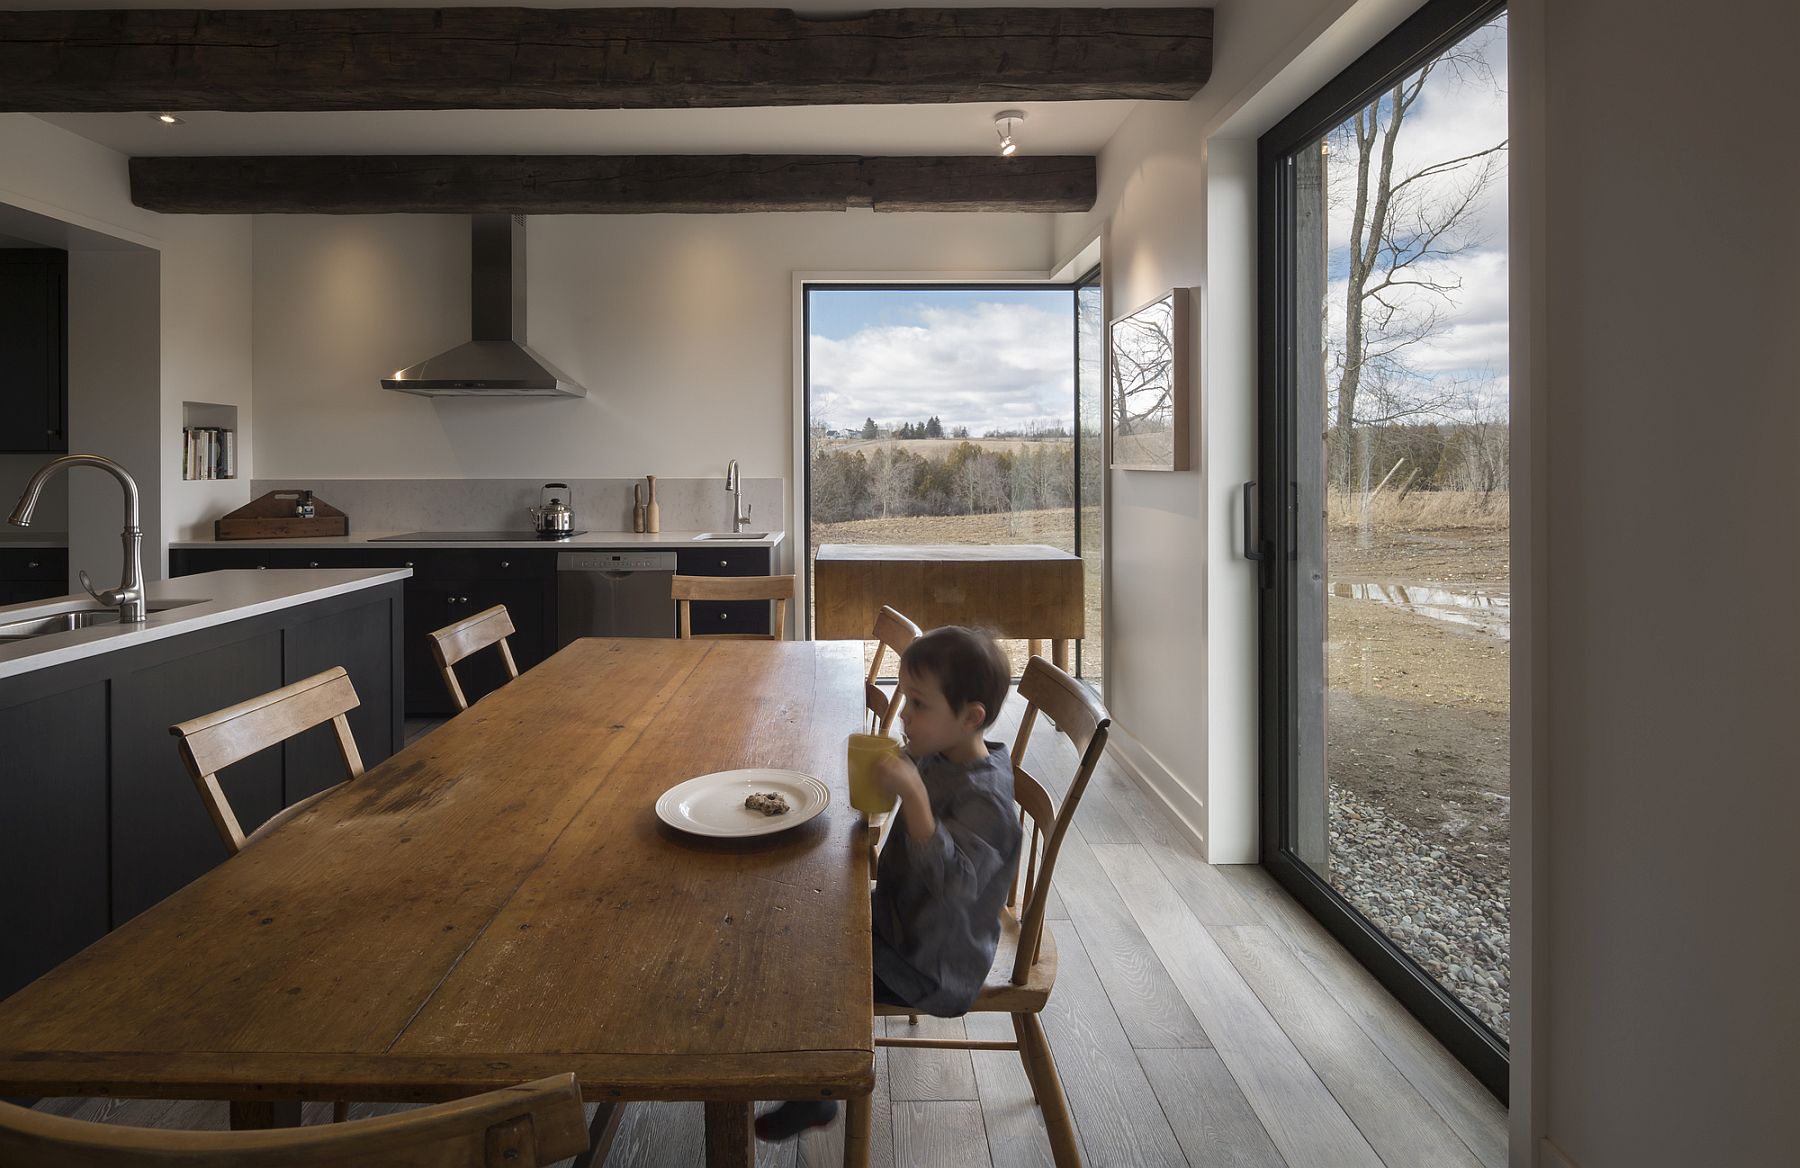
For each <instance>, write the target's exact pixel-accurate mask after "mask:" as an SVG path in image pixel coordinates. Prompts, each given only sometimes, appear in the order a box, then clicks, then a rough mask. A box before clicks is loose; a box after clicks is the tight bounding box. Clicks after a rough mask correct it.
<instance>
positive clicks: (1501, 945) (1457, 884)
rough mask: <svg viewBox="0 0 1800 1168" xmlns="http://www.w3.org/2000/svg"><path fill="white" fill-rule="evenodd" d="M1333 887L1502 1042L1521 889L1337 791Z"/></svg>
mask: <svg viewBox="0 0 1800 1168" xmlns="http://www.w3.org/2000/svg"><path fill="white" fill-rule="evenodd" d="M1331 884H1332V887H1334V888H1336V889H1337V890H1338V891H1339V892H1340V893H1342V894H1343V895H1344V898H1345V899H1347V900H1348V901H1349V902H1350V903H1351V904H1352V905H1354V906H1355V907H1356V908H1357V910H1358V911H1360V912H1361V913H1362V914H1363V915H1364V916H1366V917H1368V918H1369V920H1371V921H1373V922H1374V923H1375V924H1376V925H1377V926H1379V927H1380V928H1381V931H1382V932H1384V933H1386V934H1387V935H1388V937H1389V938H1391V939H1392V940H1393V942H1394V944H1395V945H1397V946H1399V947H1400V949H1401V950H1402V951H1403V952H1404V953H1406V954H1407V956H1409V957H1411V958H1412V959H1413V960H1414V961H1416V962H1418V964H1419V965H1420V966H1421V967H1422V968H1423V969H1424V970H1425V971H1426V972H1427V973H1430V974H1431V975H1432V976H1433V977H1435V978H1437V980H1438V981H1439V982H1440V983H1442V984H1443V985H1444V986H1445V987H1446V988H1447V989H1449V990H1450V992H1451V993H1452V994H1453V995H1454V996H1455V997H1456V999H1457V1000H1458V1001H1460V1002H1461V1003H1462V1004H1463V1005H1464V1006H1466V1007H1468V1009H1469V1010H1470V1012H1471V1013H1473V1014H1474V1015H1475V1017H1477V1018H1478V1019H1480V1020H1481V1022H1482V1023H1483V1024H1485V1025H1486V1026H1487V1027H1488V1028H1489V1029H1490V1030H1492V1031H1494V1033H1496V1034H1498V1035H1499V1036H1500V1037H1501V1038H1502V1039H1506V1038H1507V1037H1508V1034H1509V1031H1510V1028H1511V1022H1512V1009H1511V1002H1512V995H1511V990H1510V987H1511V985H1512V926H1511V913H1512V888H1511V883H1510V881H1507V880H1505V879H1501V880H1493V879H1491V878H1484V877H1482V876H1480V875H1478V874H1476V873H1474V872H1472V871H1471V870H1470V869H1468V868H1466V867H1464V866H1463V865H1462V864H1460V863H1458V862H1457V861H1456V860H1455V859H1454V858H1453V857H1451V856H1450V855H1449V853H1447V852H1446V851H1445V850H1444V849H1443V848H1442V847H1438V846H1434V845H1433V843H1432V842H1431V841H1430V840H1429V839H1427V838H1426V837H1425V836H1424V835H1422V834H1421V833H1420V832H1419V831H1418V830H1417V829H1415V828H1412V827H1410V826H1408V825H1407V824H1405V823H1403V822H1401V821H1400V820H1398V819H1394V818H1392V817H1391V816H1388V815H1387V814H1385V813H1384V812H1383V811H1382V810H1381V809H1380V808H1379V807H1376V806H1375V805H1373V804H1371V803H1368V802H1367V801H1365V800H1362V799H1359V798H1358V797H1357V796H1356V795H1355V793H1353V792H1351V791H1347V790H1344V789H1343V788H1341V787H1336V786H1334V787H1333V788H1332V792H1331Z"/></svg>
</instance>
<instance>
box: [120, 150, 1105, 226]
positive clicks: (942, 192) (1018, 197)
mask: <svg viewBox="0 0 1800 1168" xmlns="http://www.w3.org/2000/svg"><path fill="white" fill-rule="evenodd" d="M1095 186H1096V178H1095V165H1094V159H1093V158H1091V157H1087V156H1066V157H1042V156H1027V157H1017V156H1015V157H1013V158H1001V157H999V156H998V155H982V156H976V157H963V156H954V157H941V158H912V157H898V158H858V157H855V156H845V155H823V154H788V155H761V154H699V155H665V154H651V155H642V156H635V157H634V156H606V157H601V156H585V155H563V154H552V155H537V156H505V155H486V154H473V155H400V156H382V157H372V156H362V155H352V156H344V157H287V156H278V157H267V158H232V157H218V158H211V157H208V158H148V157H146V158H133V159H132V160H131V201H132V202H134V203H136V204H137V205H138V206H140V207H145V208H147V209H149V210H152V211H167V212H175V213H184V214H201V215H206V214H214V215H247V214H307V215H380V214H477V213H491V212H518V213H521V214H532V215H632V214H650V213H685V214H708V213H714V214H716V213H725V212H743V211H843V210H845V209H847V208H850V207H872V208H873V209H875V210H877V211H1034V212H1050V211H1087V210H1091V209H1092V208H1093V206H1094V197H1095Z"/></svg>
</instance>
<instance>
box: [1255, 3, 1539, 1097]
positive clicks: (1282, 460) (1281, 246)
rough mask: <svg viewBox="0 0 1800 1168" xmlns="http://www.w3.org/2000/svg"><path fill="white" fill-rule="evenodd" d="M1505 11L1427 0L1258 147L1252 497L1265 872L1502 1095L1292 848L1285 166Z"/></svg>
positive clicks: (1466, 1032)
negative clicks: (1259, 555) (1254, 486)
mask: <svg viewBox="0 0 1800 1168" xmlns="http://www.w3.org/2000/svg"><path fill="white" fill-rule="evenodd" d="M1506 6H1507V5H1506V0H1430V2H1429V3H1427V4H1425V5H1424V6H1423V7H1421V8H1420V9H1419V10H1418V11H1417V12H1415V13H1414V14H1413V15H1412V16H1410V17H1408V18H1407V19H1406V20H1405V21H1404V22H1403V23H1402V24H1401V25H1400V26H1399V27H1398V28H1396V29H1395V30H1394V31H1393V32H1392V33H1390V34H1388V36H1387V37H1386V38H1384V39H1383V40H1382V41H1381V43H1379V44H1377V45H1376V46H1375V47H1374V48H1372V49H1370V50H1369V51H1368V52H1367V53H1364V54H1363V55H1362V56H1361V57H1359V58H1357V60H1356V61H1354V62H1353V63H1352V64H1351V65H1350V66H1349V67H1348V68H1346V69H1344V70H1343V72H1341V73H1339V74H1338V75H1337V76H1336V77H1334V78H1333V79H1332V80H1331V81H1329V82H1327V83H1326V84H1325V85H1324V86H1323V87H1322V88H1321V89H1320V90H1319V91H1318V92H1317V93H1315V94H1313V95H1312V96H1311V97H1310V98H1308V99H1307V100H1306V101H1304V102H1302V103H1301V104H1300V106H1299V107H1298V108H1296V109H1295V110H1294V111H1293V112H1292V113H1291V114H1289V115H1288V116H1287V117H1286V118H1284V119H1282V120H1281V121H1280V122H1279V123H1277V124H1276V125H1275V126H1274V127H1273V128H1272V129H1270V130H1269V131H1268V132H1267V133H1266V134H1264V135H1263V136H1262V137H1261V138H1260V139H1259V140H1258V141H1257V334H1258V338H1257V349H1258V351H1257V365H1258V374H1257V380H1258V394H1257V398H1258V402H1257V481H1258V483H1260V484H1262V485H1263V486H1264V487H1267V488H1270V489H1262V490H1259V491H1258V493H1257V499H1256V501H1255V503H1256V514H1255V519H1256V524H1257V527H1256V530H1257V531H1258V532H1259V533H1261V535H1260V537H1259V543H1258V547H1259V548H1260V550H1261V552H1262V559H1261V563H1260V564H1259V567H1260V569H1261V572H1260V579H1259V584H1260V589H1259V591H1260V602H1259V605H1258V608H1259V617H1258V636H1259V661H1260V670H1259V672H1260V677H1259V680H1258V685H1259V691H1260V692H1259V697H1260V703H1259V719H1258V720H1259V733H1258V739H1259V742H1258V745H1259V748H1260V753H1261V758H1262V774H1261V827H1262V864H1263V867H1264V868H1266V869H1267V870H1268V871H1269V873H1270V875H1272V876H1273V877H1274V878H1275V879H1276V881H1277V882H1279V883H1280V884H1281V885H1282V887H1283V888H1285V889H1286V890H1287V891H1288V892H1289V893H1290V894H1291V895H1292V896H1293V897H1294V898H1295V899H1296V900H1298V901H1299V902H1300V903H1301V904H1302V905H1303V906H1304V907H1305V908H1306V910H1307V911H1308V912H1309V913H1311V914H1312V916H1313V917H1314V918H1316V919H1317V920H1318V921H1319V922H1320V923H1321V924H1322V925H1324V927H1325V928H1326V929H1327V930H1328V931H1330V932H1331V934H1332V935H1333V936H1335V937H1336V938H1337V940H1338V941H1339V942H1340V943H1341V944H1343V946H1344V947H1345V948H1346V949H1348V950H1349V951H1350V953H1351V955H1352V956H1354V957H1355V958H1356V959H1357V960H1358V961H1359V962H1361V963H1362V965H1363V966H1364V967H1365V968H1367V969H1368V970H1369V971H1370V973H1372V974H1373V975H1374V976H1375V977H1376V979H1377V980H1378V981H1380V982H1381V983H1382V985H1383V986H1385V987H1386V988H1387V990H1388V991H1389V992H1390V993H1392V994H1393V995H1394V996H1395V998H1396V999H1398V1000H1399V1001H1400V1003H1401V1004H1402V1005H1403V1006H1405V1007H1406V1009H1407V1010H1408V1011H1409V1012H1411V1013H1412V1015H1413V1016H1414V1017H1416V1018H1418V1019H1419V1021H1420V1022H1422V1023H1423V1024H1424V1025H1425V1027H1426V1029H1428V1030H1430V1031H1431V1033H1432V1034H1433V1036H1435V1037H1436V1038H1437V1039H1438V1041H1440V1042H1442V1043H1443V1044H1444V1046H1445V1047H1446V1048H1447V1049H1448V1050H1449V1051H1450V1053H1451V1054H1453V1055H1454V1056H1455V1057H1456V1058H1457V1059H1458V1061H1460V1062H1461V1063H1462V1064H1463V1065H1464V1066H1466V1067H1467V1068H1468V1069H1469V1070H1470V1072H1471V1073H1472V1074H1474V1076H1475V1077H1476V1078H1477V1079H1478V1080H1479V1081H1480V1082H1481V1083H1482V1085H1483V1086H1485V1087H1487V1089H1488V1090H1489V1091H1491V1092H1492V1093H1493V1094H1494V1096H1495V1097H1496V1098H1498V1099H1499V1100H1500V1102H1502V1103H1506V1102H1507V1100H1508V1091H1509V1086H1508V1078H1509V1066H1510V1055H1509V1051H1508V1047H1507V1044H1506V1043H1505V1042H1504V1041H1502V1040H1501V1039H1500V1038H1499V1037H1498V1036H1497V1035H1495V1034H1494V1033H1493V1032H1492V1031H1490V1030H1488V1028H1487V1027H1486V1026H1484V1025H1482V1023H1481V1022H1480V1021H1478V1020H1477V1019H1476V1018H1475V1016H1474V1015H1473V1014H1471V1013H1470V1012H1469V1011H1468V1010H1467V1009H1466V1008H1464V1007H1463V1005H1462V1004H1461V1003H1460V1002H1458V1001H1457V1000H1456V998H1455V997H1454V996H1453V995H1451V993H1450V992H1449V991H1448V990H1446V989H1445V988H1444V987H1443V986H1441V985H1439V984H1438V982H1437V981H1436V979H1434V978H1433V977H1432V976H1431V975H1430V974H1428V973H1426V972H1425V971H1424V970H1423V969H1421V968H1420V967H1419V966H1418V965H1417V964H1415V963H1414V962H1413V960H1412V959H1411V958H1410V957H1408V956H1407V955H1406V954H1405V953H1404V952H1403V951H1402V950H1401V949H1400V948H1399V947H1398V946H1396V945H1395V944H1394V943H1393V942H1392V941H1391V940H1389V939H1388V937H1387V935H1386V934H1384V933H1383V932H1381V930H1380V929H1379V928H1377V927H1376V926H1375V925H1374V924H1373V923H1371V922H1370V921H1368V920H1367V919H1366V918H1365V917H1363V916H1362V914H1361V913H1359V912H1358V911H1357V910H1356V909H1355V908H1354V907H1353V906H1351V904H1350V903H1349V901H1348V900H1346V899H1345V898H1344V897H1343V896H1342V895H1341V894H1340V893H1339V892H1338V891H1337V890H1336V889H1334V888H1333V887H1331V884H1330V882H1329V881H1328V880H1326V879H1325V878H1324V877H1323V876H1321V875H1320V874H1319V873H1317V872H1315V871H1314V870H1313V869H1312V868H1311V867H1310V866H1308V865H1307V864H1306V863H1304V862H1303V861H1302V860H1301V859H1300V858H1299V857H1298V856H1297V855H1294V854H1293V853H1292V852H1291V851H1290V850H1289V849H1288V847H1287V843H1288V840H1289V829H1290V825H1291V824H1292V823H1293V822H1294V819H1293V815H1294V809H1293V794H1294V779H1295V776H1294V772H1293V764H1294V761H1295V759H1296V757H1297V754H1298V721H1297V718H1298V710H1299V705H1300V698H1299V678H1298V677H1296V676H1295V671H1294V670H1293V668H1292V662H1293V661H1294V659H1295V650H1296V646H1295V644H1294V637H1295V634H1294V629H1293V620H1292V614H1291V613H1290V612H1289V606H1288V597H1289V596H1290V594H1291V592H1292V589H1293V588H1294V587H1295V581H1294V580H1293V575H1294V569H1295V566H1296V562H1297V561H1296V551H1295V545H1294V543H1293V542H1292V541H1293V538H1294V524H1295V521H1296V517H1297V512H1296V508H1297V505H1298V502H1299V500H1298V498H1297V494H1298V491H1297V488H1296V487H1295V485H1294V484H1295V474H1294V467H1293V452H1292V449H1291V437H1292V436H1291V434H1290V433H1289V431H1290V430H1291V429H1292V428H1293V425H1294V419H1293V410H1292V407H1291V398H1292V396H1293V392H1294V388H1293V387H1294V385H1295V380H1296V374H1295V367H1294V355H1293V353H1292V352H1291V350H1290V346H1291V343H1292V339H1293V336H1292V334H1293V324H1292V320H1291V310H1292V299H1293V286H1292V283H1293V282H1292V272H1293V263H1294V252H1295V248H1294V239H1293V233H1292V230H1291V225H1292V221H1293V210H1294V208H1293V204H1292V200H1291V198H1290V194H1289V190H1288V182H1287V176H1288V174H1289V173H1290V172H1289V170H1288V168H1287V166H1286V163H1287V160H1288V159H1290V158H1292V157H1293V156H1294V155H1295V154H1296V153H1298V152H1299V151H1300V150H1302V149H1305V148H1307V147H1309V146H1316V145H1317V143H1318V141H1319V139H1320V138H1322V137H1324V136H1325V134H1327V133H1328V132H1329V131H1331V130H1332V129H1333V128H1335V127H1336V126H1338V125H1339V124H1341V123H1342V122H1343V121H1344V120H1345V119H1346V118H1348V117H1350V116H1351V115H1352V114H1354V113H1355V112H1356V111H1357V110H1359V109H1361V108H1363V107H1364V106H1366V105H1368V104H1369V103H1370V102H1372V101H1374V100H1375V99H1376V98H1377V97H1378V96H1379V95H1380V94H1381V92H1382V91H1383V90H1385V89H1386V88H1387V87H1388V86H1390V85H1391V84H1392V83H1393V82H1394V81H1395V80H1397V79H1399V78H1401V77H1404V76H1406V75H1408V74H1410V73H1412V72H1414V71H1416V70H1417V69H1419V68H1420V67H1422V66H1423V65H1424V64H1425V63H1426V62H1428V61H1429V60H1431V58H1432V57H1434V56H1436V55H1437V54H1438V53H1440V52H1442V51H1443V50H1444V49H1445V48H1447V47H1449V46H1450V45H1452V44H1454V43H1456V42H1457V41H1458V40H1461V39H1462V38H1463V37H1465V36H1467V35H1468V34H1469V33H1471V32H1473V31H1474V30H1475V29H1477V28H1479V27H1480V26H1481V25H1482V24H1484V23H1486V22H1487V21H1489V20H1491V19H1492V18H1493V17H1494V16H1495V15H1496V14H1497V13H1499V12H1502V11H1504V10H1505V9H1506ZM1277 486H1279V488H1280V489H1274V488H1275V487H1277ZM1246 537H1247V538H1248V537H1249V533H1246ZM1277 548H1280V549H1283V551H1282V552H1280V553H1278V552H1277V551H1276V549H1277Z"/></svg>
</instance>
